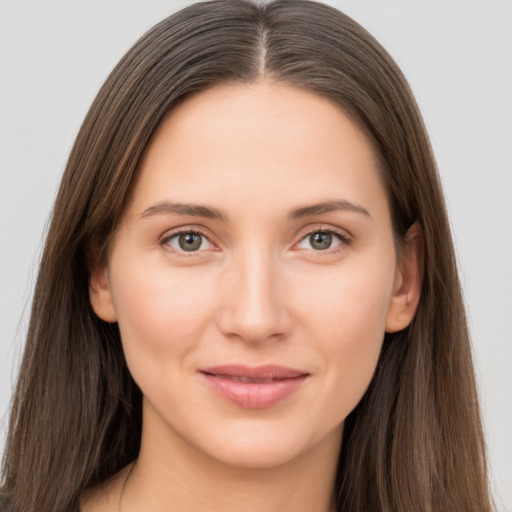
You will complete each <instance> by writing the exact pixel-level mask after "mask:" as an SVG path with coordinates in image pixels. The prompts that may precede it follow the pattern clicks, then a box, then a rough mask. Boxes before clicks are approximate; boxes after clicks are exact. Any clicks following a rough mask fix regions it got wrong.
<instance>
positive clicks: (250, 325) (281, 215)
mask: <svg viewBox="0 0 512 512" xmlns="http://www.w3.org/2000/svg"><path fill="white" fill-rule="evenodd" d="M404 268H405V267H404ZM409 281H410V279H408V278H407V276H405V274H404V272H402V271H401V270H400V268H397V258H396V253H395V248H394V244H393V234H392V226H391V220H390V209H389V205H388V201H387V197H386V193H385V189H384V186H383V184H382V181H381V176H380V171H379V169H378V165H377V163H376V158H375V154H374V152H373V150H372V147H371V145H370V144H369V142H368V141H367V139H366V138H365V136H364V135H363V134H362V133H361V132H360V131H359V130H358V129H357V128H356V126H355V125H354V124H353V123H352V122H351V121H350V120H349V119H348V117H347V116H346V115H344V113H343V112H342V111H341V110H340V109H339V108H338V107H336V106H334V105H333V104H332V103H330V102H329V101H328V100H326V99H324V98H322V97H320V96H317V95H315V94H313V93H310V92H306V91H302V90H298V89H295V88H292V87H290V86H287V85H282V84H275V83H269V82H267V81H260V82H257V83H255V84H251V85H225V86H217V87H215V88H212V89H210V90H208V91H206V92H202V93H200V94H198V95H197V96H194V97H193V98H191V99H189V100H187V101H186V102H185V103H183V104H181V105H180V106H179V107H178V108H176V109H175V110H174V111H173V112H172V114H171V115H170V116H169V117H168V118H167V119H166V120H165V121H164V122H163V123H162V125H161V126H160V127H159V129H158V131H157V132H156V134H155V136H154V137H153V139H152V141H151V143H150V145H149V146H148V148H147V150H146V152H145V155H144V158H143V160H142V163H141V165H140V171H139V175H138V179H137V181H136V183H135V185H134V188H133V193H132V195H131V198H130V201H129V203H128V205H127V207H126V210H125V213H124V216H123V218H122V221H121V223H120V225H119V227H118V229H117V231H116V233H115V236H114V238H113V241H112V244H111V247H110V251H109V257H108V264H107V266H106V267H105V268H98V269H96V270H95V271H94V273H93V275H92V278H91V301H92V304H93V307H94V309H95V311H96V312H97V314H98V315H99V316H100V317H101V318H103V319H104V320H106V321H117V322H118V323H119V328H120V332H121V337H122V343H123V347H124V351H125V355H126V360H127V363H128V367H129V369H130V371H131V373H132V375H133V377H134V379H135V381H136V382H137V384H138V385H139V387H140V389H141V390H142V393H143V395H144V417H143V423H144V433H143V444H144V438H145V437H144V436H146V438H147V433H148V432H153V433H154V435H155V436H156V435H157V434H156V432H158V433H159V434H158V436H160V442H162V443H165V442H170V443H171V444H172V443H184V444H186V445H187V446H188V447H189V449H191V450H193V451H194V452H195V453H197V454H202V455H207V456H209V457H211V458H213V459H215V460H217V461H220V462H222V463H225V464H230V465H235V466H244V467H254V468H256V467H269V466H273V465H279V464H283V463H286V462H288V461H292V460H294V459H297V458H298V457H301V456H302V455H303V454H304V453H306V452H310V453H311V452H314V451H315V450H316V449H320V448H319V447H326V446H328V447H329V449H332V450H334V451H336V450H337V449H338V447H339V443H340V439H341V432H342V428H343V422H344V419H345V418H346V416H347V415H348V414H349V413H350V412H351V411H352V410H353V409H354V407H355V406H356V405H357V403H358V402H359V400H360V399H361V397H362V396H363V394H364V392H365V390H366V389H367V387H368V385H369V383H370V380H371V378H372V375H373V373H374V370H375V367H376V364H377V360H378V357H379V353H380V350H381V345H382V341H383V337H384V333H385V331H386V330H398V329H399V328H402V327H405V325H406V324H407V323H409V321H410V319H411V317H412V314H413V312H412V310H411V311H409V310H408V309H407V307H406V306H405V304H406V303H407V304H409V305H410V303H411V300H410V299H411V294H410V287H409V289H407V290H405V292H408V293H409V298H408V299H404V289H405V288H407V286H406V285H407V283H408V282H409ZM409 309H410V308H409ZM408 311H409V312H408ZM164 439H165V441H164ZM146 441H147V439H146Z"/></svg>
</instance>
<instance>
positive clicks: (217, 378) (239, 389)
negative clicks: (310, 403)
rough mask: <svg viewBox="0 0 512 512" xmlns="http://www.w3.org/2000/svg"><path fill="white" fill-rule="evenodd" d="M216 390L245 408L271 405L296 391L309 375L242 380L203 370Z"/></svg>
mask: <svg viewBox="0 0 512 512" xmlns="http://www.w3.org/2000/svg"><path fill="white" fill-rule="evenodd" d="M201 374H202V375H203V377H204V378H205V380H206V381H207V382H208V383H209V384H210V386H211V387H212V388H213V390H214V391H215V392H217V393H218V394H219V395H221V396H222V397H224V398H227V399H228V400H229V401H231V402H233V403H234V404H236V405H238V406H240V407H244V408H245V409H263V408H265V407H271V406H273V405H275V404H277V403H278V402H280V401H281V400H284V399H285V398H286V397H288V396H290V395H291V394H293V393H295V391H297V390H298V389H299V388H300V386H301V385H302V384H303V383H304V381H305V380H306V377H307V375H301V376H299V377H293V378H288V379H278V380H274V381H272V382H240V381H237V380H232V379H229V378H227V377H224V376H221V375H211V374H209V373H203V372H201Z"/></svg>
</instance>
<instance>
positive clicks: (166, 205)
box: [140, 201, 227, 221]
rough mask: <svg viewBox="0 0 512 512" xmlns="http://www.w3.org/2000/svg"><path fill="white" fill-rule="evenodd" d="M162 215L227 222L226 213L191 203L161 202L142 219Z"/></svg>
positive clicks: (143, 213) (147, 209)
mask: <svg viewBox="0 0 512 512" xmlns="http://www.w3.org/2000/svg"><path fill="white" fill-rule="evenodd" d="M161 213H170V214H175V215H188V216H191V217H203V218H206V219H214V220H222V221H226V220H227V217H226V215H225V214H224V213H222V212H221V211H220V210H217V209H216V208H212V207H210V206H203V205H198V204H189V203H171V202H170V201H160V202H159V203H157V204H154V205H153V206H150V207H149V208H146V209H145V210H144V211H143V212H142V213H141V214H140V217H141V218H143V217H150V216H151V215H157V214H161Z"/></svg>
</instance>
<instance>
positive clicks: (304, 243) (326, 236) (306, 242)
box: [297, 230, 348, 251]
mask: <svg viewBox="0 0 512 512" xmlns="http://www.w3.org/2000/svg"><path fill="white" fill-rule="evenodd" d="M346 243H348V240H347V239H346V238H345V237H344V236H343V235H341V234H339V233H335V232H334V231H323V230H317V231H313V232H311V233H309V234H308V235H306V236H305V237H304V238H303V239H302V240H301V241H300V242H299V243H298V244H297V247H298V248H299V249H313V250H314V251H325V250H327V249H333V248H334V247H338V246H339V245H342V244H346Z"/></svg>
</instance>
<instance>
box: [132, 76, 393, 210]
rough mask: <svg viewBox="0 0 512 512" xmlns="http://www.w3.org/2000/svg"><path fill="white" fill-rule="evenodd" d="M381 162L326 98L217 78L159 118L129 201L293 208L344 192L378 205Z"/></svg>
mask: <svg viewBox="0 0 512 512" xmlns="http://www.w3.org/2000/svg"><path fill="white" fill-rule="evenodd" d="M378 167H379V166H378V163H377V158H376V155H375V152H374V150H373V147H372V145H371V144H370V142H369V141H368V139H367V138H366V136H365V135H364V134H363V133H362V132H361V131H360V130H359V129H358V127H357V126H356V125H355V124H354V123H353V122H352V121H351V119H350V118H349V117H348V116H347V115H346V114H345V113H344V112H343V111H342V110H341V109H340V108H339V107H337V106H335V105H334V104H333V103H332V102H331V101H329V100H328V99H326V98H324V97H322V96H320V95H317V94H315V93H312V92H309V91H305V90H302V89H298V88H295V87H292V86H289V85H286V84H282V83H273V82H270V81H267V80H261V81H259V82H256V83H252V84H235V85H232V84H230V85H222V86H216V87H213V88H211V89H209V90H206V91H203V92H201V93H198V94H196V95H194V96H192V97H191V98H189V99H187V100H186V101H185V102H183V103H182V104H180V105H179V106H178V107H176V108H175V109H174V110H173V111H172V112H171V113H170V114H169V115H168V116H167V117H166V118H165V119H164V121H163V122H162V123H161V125H160V126H159V128H158V129H157V131H156V133H155V135H154V136H153V138H152V140H151V141H150V144H149V145H148V147H147V149H146V151H145V153H144V155H143V159H142V161H141V164H140V168H139V175H138V180H137V183H136V186H135V190H134V192H135V194H134V200H135V202H136V203H140V204H138V205H137V206H138V208H139V209H140V208H143V207H144V206H145V205H144V203H148V202H151V201H153V202H155V201H157V200H162V199H166V197H165V196H166V195H167V196H171V197H170V198H172V199H179V200H182V196H183V195H185V196H186V197H185V199H186V200H187V201H192V202H201V203H204V202H207V203H208V204H210V203H211V202H212V201H221V202H223V203H224V204H225V205H226V206H229V205H235V204H238V205H240V204H241V203H243V204H247V205H252V204H253V203H254V202H255V201H256V198H258V200H259V205H260V208H263V207H264V206H265V207H267V208H268V207H270V206H271V205H273V206H274V205H276V204H279V205H282V206H283V208H292V207H293V206H295V205H296V204H297V203H303V204H308V203H311V202H314V201H319V200H331V199H333V198H336V199H338V198H343V197H342V196H344V195H347V194H348V195H350V196H352V197H350V198H344V199H350V200H352V201H354V202H362V201H365V202H366V203H368V202H369V203H375V206H378V204H377V203H379V201H375V198H376V197H378V196H380V203H382V200H384V203H386V199H385V197H384V196H385V193H384V189H383V187H382V184H381V179H380V171H379V169H378ZM234 192H235V193H236V194H235V197H234V196H233V193H234ZM176 195H178V196H180V197H175V196H176ZM381 206H382V204H381ZM384 206H385V205H384ZM372 207H373V206H372Z"/></svg>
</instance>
